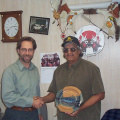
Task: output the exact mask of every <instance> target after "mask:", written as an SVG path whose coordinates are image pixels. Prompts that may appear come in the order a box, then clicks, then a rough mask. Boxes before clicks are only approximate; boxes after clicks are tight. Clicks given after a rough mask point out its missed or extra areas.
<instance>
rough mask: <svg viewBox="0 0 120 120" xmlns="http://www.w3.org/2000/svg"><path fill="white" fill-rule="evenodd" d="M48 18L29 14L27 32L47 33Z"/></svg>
mask: <svg viewBox="0 0 120 120" xmlns="http://www.w3.org/2000/svg"><path fill="white" fill-rule="evenodd" d="M49 23H50V18H43V17H35V16H30V23H29V32H30V33H38V34H45V35H48V31H49Z"/></svg>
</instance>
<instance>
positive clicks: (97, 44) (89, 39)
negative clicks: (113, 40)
mask: <svg viewBox="0 0 120 120" xmlns="http://www.w3.org/2000/svg"><path fill="white" fill-rule="evenodd" d="M75 37H77V38H78V40H79V42H80V45H81V50H82V52H83V55H87V56H92V55H96V54H98V53H99V52H101V50H102V49H103V46H104V34H103V32H102V31H100V29H99V28H98V27H96V26H93V25H88V26H84V27H82V28H81V29H79V30H78V32H77V34H76V35H75Z"/></svg>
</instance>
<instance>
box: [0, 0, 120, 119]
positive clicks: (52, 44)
mask: <svg viewBox="0 0 120 120" xmlns="http://www.w3.org/2000/svg"><path fill="white" fill-rule="evenodd" d="M106 1H110V0H84V1H83V0H66V2H67V3H68V5H71V4H79V3H80V4H81V3H94V2H106ZM15 10H23V14H22V26H23V28H22V33H23V36H31V37H33V38H34V39H35V40H36V42H37V46H38V47H37V49H36V52H35V55H34V58H33V62H34V63H35V65H36V66H38V67H39V70H40V53H52V52H60V60H61V63H63V62H65V59H64V58H63V54H62V49H61V43H62V40H61V38H60V34H61V33H60V29H59V27H58V26H57V21H56V23H55V24H52V22H53V20H54V18H53V13H52V11H51V4H50V0H0V12H2V11H15ZM30 16H37V17H47V18H50V27H49V34H48V35H42V34H34V33H29V32H28V31H29V21H30ZM88 17H89V18H90V19H91V20H92V21H93V22H94V23H95V24H97V25H98V26H99V27H101V26H102V25H103V23H104V17H103V16H102V15H100V14H99V15H88ZM0 23H1V19H0ZM89 24H90V23H88V22H86V21H85V20H84V19H83V18H81V17H80V16H78V17H77V18H76V19H75V29H76V30H78V29H80V28H81V27H83V26H85V25H89ZM66 35H74V33H73V32H72V30H67V31H66ZM1 39H2V31H1V24H0V40H1ZM15 48H16V42H15V43H3V42H1V41H0V79H1V77H2V73H3V70H4V69H5V68H6V67H7V66H8V65H10V64H11V63H13V62H15V61H16V59H17V58H18V56H17V54H16V50H15ZM119 51H120V41H118V42H115V39H111V38H110V39H107V36H106V35H105V46H104V48H103V50H102V51H101V52H100V53H99V54H97V55H96V56H92V57H87V56H84V57H83V58H84V59H87V60H89V61H91V62H93V63H95V64H96V65H98V66H99V68H100V70H101V74H102V78H103V82H104V86H105V91H106V97H105V99H104V100H103V101H102V115H103V114H104V113H105V111H106V110H108V109H111V108H120V100H119V99H120V96H119V91H120V87H119V85H120V55H119V54H120V53H119ZM48 87H49V84H43V83H42V84H41V95H42V96H44V95H46V94H47V89H48ZM47 106H48V118H49V120H56V117H54V116H55V115H56V109H55V107H54V103H49V104H47ZM0 107H1V108H2V110H3V111H4V105H3V104H2V102H1V101H0Z"/></svg>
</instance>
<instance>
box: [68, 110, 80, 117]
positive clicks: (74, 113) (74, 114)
mask: <svg viewBox="0 0 120 120" xmlns="http://www.w3.org/2000/svg"><path fill="white" fill-rule="evenodd" d="M78 113H79V110H77V111H75V112H73V113H66V114H67V115H70V116H72V117H74V116H77V114H78Z"/></svg>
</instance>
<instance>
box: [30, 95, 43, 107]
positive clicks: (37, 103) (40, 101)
mask: <svg viewBox="0 0 120 120" xmlns="http://www.w3.org/2000/svg"><path fill="white" fill-rule="evenodd" d="M44 104H45V102H44V101H43V98H42V97H38V96H35V97H33V105H32V106H33V107H34V108H37V109H38V108H40V107H42V106H43V105H44Z"/></svg>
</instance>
